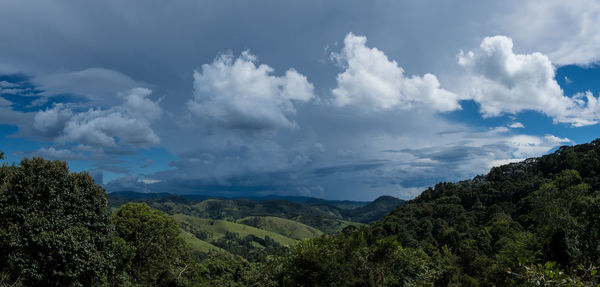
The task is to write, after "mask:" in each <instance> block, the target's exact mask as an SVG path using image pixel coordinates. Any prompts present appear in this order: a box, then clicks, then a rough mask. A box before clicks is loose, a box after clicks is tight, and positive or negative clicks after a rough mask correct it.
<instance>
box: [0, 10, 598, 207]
mask: <svg viewBox="0 0 600 287" xmlns="http://www.w3.org/2000/svg"><path fill="white" fill-rule="evenodd" d="M597 27H600V2H598V1H592V0H574V1H554V0H549V1H522V0H519V1H516V0H507V1H467V0H458V1H430V0H424V1H384V0H381V1H380V0H375V1H358V0H333V1H320V0H304V1H280V0H269V1H267V0H255V1H234V0H215V1H210V0H205V1H164V0H144V1H142V0H139V1H134V0H132V1H120V0H106V1H71V0H59V1H43V0H33V1H19V0H4V1H1V2H0V150H1V151H3V152H4V153H5V157H6V159H5V160H4V161H3V162H4V163H6V164H11V163H18V162H19V161H20V160H21V159H23V158H29V157H33V156H42V157H44V158H47V159H52V160H64V161H67V162H68V163H69V166H70V168H71V170H72V171H76V172H79V171H87V172H89V173H90V175H91V176H92V177H94V179H95V180H96V182H97V183H99V184H102V185H103V186H104V188H105V189H106V190H107V192H113V191H123V190H129V191H140V192H170V193H180V194H206V195H213V196H227V197H243V196H260V195H298V196H312V197H320V198H326V199H348V200H373V199H375V198H377V197H378V196H380V195H392V196H396V197H399V198H403V199H410V198H414V197H415V196H417V195H418V194H419V193H420V192H421V191H423V190H424V189H426V188H427V187H429V186H433V185H435V184H436V183H437V182H440V181H458V180H463V179H468V178H471V177H473V176H475V175H478V174H485V173H487V172H488V171H489V170H490V168H491V167H493V166H497V165H501V164H506V163H510V162H515V161H520V160H523V159H526V158H529V157H536V156H540V155H544V154H547V153H549V152H552V151H553V150H555V149H556V148H558V147H560V146H562V145H574V144H581V143H585V142H589V141H591V140H593V139H595V138H596V137H598V135H600V125H599V123H600V99H599V96H600V66H598V63H599V62H600V30H599V29H597Z"/></svg>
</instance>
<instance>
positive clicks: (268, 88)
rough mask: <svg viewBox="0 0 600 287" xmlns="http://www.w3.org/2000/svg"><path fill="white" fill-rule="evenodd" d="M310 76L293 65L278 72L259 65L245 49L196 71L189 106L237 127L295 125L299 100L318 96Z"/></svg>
mask: <svg viewBox="0 0 600 287" xmlns="http://www.w3.org/2000/svg"><path fill="white" fill-rule="evenodd" d="M313 89H314V87H313V85H312V84H311V83H310V82H308V80H307V79H306V76H304V75H302V74H300V73H298V72H297V71H296V70H294V69H289V70H287V71H286V73H285V75H283V76H274V75H273V68H271V67H269V66H268V65H265V64H261V65H257V59H256V57H255V56H254V55H252V54H250V52H248V51H245V52H243V53H242V54H241V56H240V57H238V58H234V57H233V55H231V54H224V55H221V56H219V57H217V58H216V59H215V61H214V62H213V63H211V64H204V65H202V70H201V71H194V93H193V97H192V99H191V100H190V101H189V102H188V108H189V110H190V111H191V112H192V114H194V115H195V116H197V117H200V118H202V119H204V120H205V121H207V122H209V123H211V124H217V125H222V126H226V127H229V128H234V129H248V130H262V129H270V128H274V127H285V128H291V127H295V126H296V123H295V122H294V120H293V119H292V118H291V117H292V116H293V115H294V114H295V113H296V107H295V105H296V104H299V103H304V102H307V101H309V100H310V99H312V98H313V97H314V93H313Z"/></svg>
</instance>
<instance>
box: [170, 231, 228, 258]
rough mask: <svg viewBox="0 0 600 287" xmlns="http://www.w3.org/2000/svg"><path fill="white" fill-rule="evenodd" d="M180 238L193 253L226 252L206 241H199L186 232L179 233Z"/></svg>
mask: <svg viewBox="0 0 600 287" xmlns="http://www.w3.org/2000/svg"><path fill="white" fill-rule="evenodd" d="M181 237H183V239H184V240H185V242H186V243H187V244H188V245H189V246H190V248H191V249H192V250H195V251H200V252H205V253H208V252H226V251H225V250H223V249H221V248H219V247H216V246H214V245H212V244H210V243H208V242H206V241H203V240H200V239H198V238H196V236H194V235H193V234H191V233H189V232H186V231H183V230H182V231H181Z"/></svg>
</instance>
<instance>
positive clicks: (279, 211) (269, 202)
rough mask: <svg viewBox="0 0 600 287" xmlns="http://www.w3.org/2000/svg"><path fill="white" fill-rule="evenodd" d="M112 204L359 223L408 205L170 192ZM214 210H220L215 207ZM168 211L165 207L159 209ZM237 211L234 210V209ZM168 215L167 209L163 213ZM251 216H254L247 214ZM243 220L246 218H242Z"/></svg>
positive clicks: (385, 199)
mask: <svg viewBox="0 0 600 287" xmlns="http://www.w3.org/2000/svg"><path fill="white" fill-rule="evenodd" d="M108 197H109V205H110V206H111V207H119V206H121V205H122V204H123V203H126V202H132V201H134V202H147V203H149V205H152V204H154V205H157V206H158V205H160V204H158V203H160V202H167V201H168V202H172V203H177V204H180V205H195V204H198V203H200V202H203V201H207V200H209V201H208V202H209V203H207V204H210V205H211V206H216V205H222V207H221V208H223V207H224V206H228V207H229V212H230V213H227V212H225V214H215V212H213V211H212V210H209V209H205V210H203V211H202V212H201V214H202V217H206V218H215V219H217V218H224V217H236V218H238V219H239V218H241V217H240V216H241V215H257V213H260V215H272V216H278V217H285V218H289V217H290V216H300V215H313V216H314V215H316V216H321V217H332V218H336V219H344V220H349V221H354V222H360V223H370V222H373V221H375V220H377V219H379V218H381V217H383V216H384V215H385V214H386V213H388V212H389V211H391V210H392V209H394V208H395V207H397V206H399V205H402V204H404V203H405V201H404V200H402V199H398V198H395V197H392V196H381V197H379V198H377V199H376V200H374V201H372V202H369V201H351V200H326V199H321V198H315V197H306V196H278V195H268V196H252V197H245V198H226V197H214V196H205V195H195V194H171V193H141V192H134V191H120V192H112V193H109V194H108ZM236 205H237V206H238V207H239V209H243V210H244V212H241V213H239V212H238V213H235V212H233V211H232V206H236ZM212 208H213V209H214V210H218V209H221V208H219V207H212ZM158 209H165V208H158ZM234 209H235V208H234ZM163 211H165V212H168V210H163ZM246 213H251V214H246ZM242 217H243V216H242Z"/></svg>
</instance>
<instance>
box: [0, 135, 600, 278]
mask: <svg viewBox="0 0 600 287" xmlns="http://www.w3.org/2000/svg"><path fill="white" fill-rule="evenodd" d="M210 202H213V203H210ZM215 202H217V203H215ZM244 202H245V201H242V203H244ZM382 202H385V200H382V201H380V202H379V203H378V204H379V205H377V206H382V205H381V203H382ZM395 205H398V204H395ZM244 206H246V207H248V206H250V207H248V208H247V209H243V208H245V207H244ZM282 206H283V207H282ZM307 206H308V207H307ZM310 206H311V205H309V204H305V205H297V204H295V203H285V204H274V203H267V204H264V203H256V202H255V203H251V202H245V205H244V204H241V203H240V202H238V203H236V204H233V203H232V202H228V201H215V200H212V201H208V202H206V201H194V202H189V201H186V200H181V199H177V198H175V199H174V198H169V199H164V198H163V199H157V198H150V199H147V200H141V201H140V200H138V202H126V201H121V202H118V204H111V205H110V206H109V202H108V198H107V195H106V193H105V191H104V190H103V189H102V188H101V187H99V186H98V185H96V184H94V182H93V180H92V179H91V177H90V176H89V175H88V174H87V173H70V172H69V169H68V167H67V165H66V163H64V162H61V161H47V160H44V159H41V158H33V159H25V160H23V161H22V162H21V163H20V164H18V165H15V164H13V165H7V164H3V165H2V167H1V169H0V219H1V221H0V286H598V284H599V283H600V276H599V275H598V273H597V266H600V140H595V141H593V142H591V143H588V144H582V145H577V146H563V147H561V148H559V149H558V150H556V151H555V152H554V153H552V154H549V155H546V156H542V157H539V158H532V159H528V160H525V161H523V162H520V163H513V164H508V165H503V166H500V167H495V168H492V169H491V170H490V172H489V173H488V174H487V175H480V176H476V177H475V178H473V179H470V180H465V181H461V182H457V183H448V182H442V183H438V184H437V185H435V186H434V187H432V188H429V189H427V190H425V191H423V193H422V194H421V195H419V196H418V197H417V198H415V199H413V200H411V201H408V202H406V203H405V204H400V205H399V206H397V207H396V208H395V209H393V210H392V211H391V212H389V213H388V214H387V215H385V216H383V217H381V215H377V213H373V212H372V210H371V209H369V210H368V211H369V212H367V209H364V207H366V205H360V206H352V207H348V208H341V207H339V206H338V207H335V208H333V207H327V208H315V209H311V208H309V207H310ZM211 208H213V209H215V210H212V209H211ZM302 208H309V210H310V213H308V214H307V213H306V212H301V211H299V210H300V209H302ZM361 208H363V209H361ZM381 208H385V207H381ZM350 209H352V210H353V211H352V212H350V211H348V210H350ZM207 210H208V211H211V210H212V211H211V212H208V211H207ZM244 210H245V212H242V211H244ZM358 210H362V211H364V213H365V215H364V216H361V215H360V214H357V211H358ZM387 210H389V209H387ZM387 210H386V211H387ZM267 211H268V212H267ZM287 211H289V212H287ZM203 212H208V213H203ZM318 212H322V214H321V213H319V214H315V213H318ZM349 214H350V215H349ZM377 216H378V218H379V219H378V220H376V219H377V218H374V217H377ZM303 218H304V221H303V220H302V219H303ZM327 220H337V222H338V223H339V222H343V223H344V224H343V225H340V226H339V227H338V229H333V228H332V229H331V230H328V231H325V230H323V229H324V228H318V227H319V224H321V225H323V224H325V223H323V222H329V221H327ZM373 220H376V221H374V222H372V223H370V224H368V225H366V224H360V222H371V221H373ZM312 221H314V222H312ZM325 226H328V225H327V224H325ZM290 230H293V231H294V232H291V231H290ZM236 250H237V251H236Z"/></svg>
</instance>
